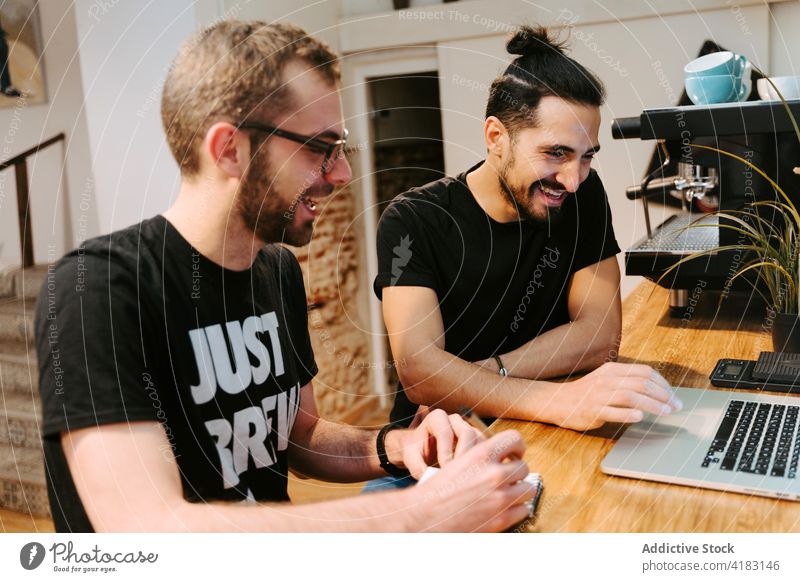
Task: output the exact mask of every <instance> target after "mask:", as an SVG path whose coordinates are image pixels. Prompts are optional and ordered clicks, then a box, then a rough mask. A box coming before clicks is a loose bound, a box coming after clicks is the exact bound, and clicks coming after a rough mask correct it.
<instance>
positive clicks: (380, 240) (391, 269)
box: [373, 198, 436, 299]
mask: <svg viewBox="0 0 800 582" xmlns="http://www.w3.org/2000/svg"><path fill="white" fill-rule="evenodd" d="M416 212H417V210H415V208H414V203H413V202H412V201H411V200H409V199H404V198H398V199H396V200H395V201H394V202H392V204H390V205H389V207H388V208H386V210H384V212H383V215H382V216H381V220H380V222H379V223H378V236H377V250H378V276H377V277H375V283H374V285H373V290H374V291H375V295H377V296H378V299H382V298H383V288H384V287H394V286H404V287H430V288H431V289H436V279H435V277H434V269H433V266H432V261H431V259H430V257H429V256H428V253H427V245H426V240H425V238H424V235H423V232H424V228H421V227H420V226H419V222H418V221H419V220H420V217H419V216H418V215H417V214H416Z"/></svg>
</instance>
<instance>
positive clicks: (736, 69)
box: [683, 51, 749, 79]
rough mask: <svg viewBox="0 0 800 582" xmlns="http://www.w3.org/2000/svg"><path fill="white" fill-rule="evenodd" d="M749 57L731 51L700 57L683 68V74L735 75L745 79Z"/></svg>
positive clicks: (703, 75) (698, 75) (701, 75)
mask: <svg viewBox="0 0 800 582" xmlns="http://www.w3.org/2000/svg"><path fill="white" fill-rule="evenodd" d="M748 64H749V63H748V61H747V57H745V56H744V55H737V54H736V53H733V52H731V51H720V52H717V53H710V54H707V55H703V56H702V57H698V58H696V59H694V60H693V61H690V62H689V63H688V64H687V65H686V66H685V67H683V73H684V75H685V77H686V78H687V79H688V78H690V77H709V76H719V75H733V76H734V77H740V78H741V77H743V76H744V74H745V70H746V69H748Z"/></svg>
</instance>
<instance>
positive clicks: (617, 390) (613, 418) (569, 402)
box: [550, 363, 683, 430]
mask: <svg viewBox="0 0 800 582" xmlns="http://www.w3.org/2000/svg"><path fill="white" fill-rule="evenodd" d="M550 406H552V409H553V410H554V411H555V418H554V422H555V424H558V425H559V426H562V427H564V428H571V429H573V430H591V429H593V428H597V427H599V426H602V425H603V424H604V423H606V422H639V421H640V420H642V418H643V417H644V413H645V412H651V413H653V414H657V415H664V414H670V413H672V412H677V411H679V410H681V408H683V403H682V402H681V401H680V400H679V399H678V398H677V397H676V396H675V393H674V391H673V390H672V387H671V386H670V385H669V382H667V381H666V380H665V379H664V377H663V376H662V375H661V374H659V373H658V372H656V371H655V370H654V369H653V368H651V367H650V366H645V365H641V364H616V363H607V364H603V365H602V366H600V367H599V368H598V369H596V370H595V371H593V372H591V373H589V374H587V375H586V376H584V377H583V378H580V379H579V380H575V381H573V382H565V383H564V384H558V385H556V392H555V394H553V395H552V402H551V403H550Z"/></svg>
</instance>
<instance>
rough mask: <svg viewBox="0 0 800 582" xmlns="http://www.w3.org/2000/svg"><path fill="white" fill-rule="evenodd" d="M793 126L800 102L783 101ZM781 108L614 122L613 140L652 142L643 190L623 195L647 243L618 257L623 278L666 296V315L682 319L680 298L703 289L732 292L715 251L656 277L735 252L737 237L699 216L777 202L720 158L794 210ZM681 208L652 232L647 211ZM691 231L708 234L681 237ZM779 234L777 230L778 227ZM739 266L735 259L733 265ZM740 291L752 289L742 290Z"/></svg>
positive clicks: (697, 111) (799, 200)
mask: <svg viewBox="0 0 800 582" xmlns="http://www.w3.org/2000/svg"><path fill="white" fill-rule="evenodd" d="M788 108H789V109H791V111H792V113H793V115H794V117H795V119H798V120H800V100H795V101H789V102H788ZM786 109H787V106H785V105H784V104H783V103H782V102H780V101H750V102H745V103H724V104H718V105H703V106H698V105H689V106H676V107H667V108H662V109H646V110H644V111H643V112H642V113H641V115H639V116H638V117H626V118H618V119H615V120H614V121H613V123H612V135H613V137H614V138H615V139H640V140H653V141H655V142H656V144H657V148H656V151H655V154H654V156H653V161H652V162H651V166H650V168H648V172H647V174H646V176H645V177H644V179H643V180H642V182H641V183H640V184H637V185H635V186H631V187H629V188H628V189H627V191H626V194H627V196H628V198H629V199H630V200H641V202H642V206H643V208H644V213H645V225H646V228H647V236H646V237H645V238H644V239H642V240H640V241H639V242H637V243H636V244H635V245H634V246H633V247H632V248H630V249H628V250H627V251H626V252H625V273H626V274H627V275H638V276H644V277H647V278H648V279H651V280H653V281H656V282H659V284H660V285H662V286H664V287H666V288H667V289H670V308H671V309H670V311H671V313H672V314H673V315H680V314H681V313H683V308H684V307H685V306H686V300H687V298H688V292H687V290H689V289H693V288H695V287H696V286H697V285H698V282H699V281H702V282H703V284H704V286H705V287H704V288H705V289H715V290H726V291H728V292H730V291H737V287H736V286H734V287H733V288H731V275H732V273H733V272H735V270H736V265H734V257H735V256H736V252H735V251H722V252H716V253H713V254H710V255H708V256H704V257H702V258H699V259H695V260H693V261H688V262H686V263H684V264H682V265H680V266H679V267H678V268H676V269H674V270H673V271H671V272H670V274H669V275H668V276H666V277H663V278H662V275H664V273H665V272H666V271H667V269H669V268H670V267H672V266H674V265H675V264H676V263H677V262H678V261H680V260H681V259H682V258H684V257H687V256H689V255H691V254H693V253H696V252H699V251H706V250H710V249H714V248H717V247H719V246H724V245H736V244H742V241H740V240H738V238H739V235H737V233H736V232H734V231H732V230H730V229H726V228H719V220H720V219H719V218H718V217H717V216H716V215H714V214H704V213H703V210H710V209H714V208H717V207H718V208H719V209H720V210H722V211H731V210H740V209H742V208H744V207H745V206H746V205H748V204H752V203H753V202H755V201H758V200H776V199H777V197H778V193H777V192H776V191H775V190H774V189H773V187H772V186H771V185H770V183H769V182H768V181H767V180H766V179H764V178H763V177H762V176H761V175H759V174H758V172H755V171H753V169H752V168H750V167H749V166H747V165H746V164H743V163H742V162H740V161H738V160H736V159H734V158H731V157H729V156H726V155H723V154H720V153H719V152H716V151H713V150H709V149H704V148H702V147H698V146H707V147H712V148H716V149H718V150H722V151H725V152H728V153H730V154H733V155H736V156H738V157H740V158H742V159H744V160H747V161H748V162H750V163H751V164H753V165H755V166H756V167H758V168H760V169H761V170H763V171H764V172H765V173H766V174H767V175H768V176H769V177H770V178H772V179H773V180H774V181H775V182H776V183H777V184H778V185H780V187H781V188H782V189H783V190H784V191H785V192H786V193H787V194H788V195H789V196H790V197H791V198H792V200H793V201H794V202H795V203H796V204H798V206H800V175H797V174H795V173H794V171H793V170H794V168H795V167H796V166H800V144H798V139H797V136H796V134H795V133H794V128H793V125H792V122H791V118H790V116H789V114H788V112H787V110H786ZM670 198H677V199H679V200H681V206H682V209H683V211H684V212H681V213H679V214H676V215H675V216H672V217H671V218H669V219H667V220H666V221H665V222H664V223H662V224H661V225H659V226H658V227H656V228H652V225H651V224H650V212H649V206H648V204H649V203H651V202H653V201H660V202H665V201H667V200H669V199H670ZM690 223H698V224H706V225H708V227H707V228H690V229H686V228H685V227H686V226H688V225H689V224H690ZM777 227H778V228H781V227H782V225H777ZM738 260H741V255H740V256H739V259H738ZM742 285H743V287H742V288H741V289H742V290H751V287H750V286H749V285H748V284H746V283H744V282H742Z"/></svg>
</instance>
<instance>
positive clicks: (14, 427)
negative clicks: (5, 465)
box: [0, 394, 42, 450]
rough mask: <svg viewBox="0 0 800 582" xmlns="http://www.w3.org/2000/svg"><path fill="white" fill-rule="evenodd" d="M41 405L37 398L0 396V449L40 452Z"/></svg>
mask: <svg viewBox="0 0 800 582" xmlns="http://www.w3.org/2000/svg"><path fill="white" fill-rule="evenodd" d="M40 434H41V405H40V404H39V399H38V397H35V396H33V395H28V396H24V395H22V394H0V447H14V448H15V449H19V448H26V449H35V450H40V449H41V448H42V441H41V436H40Z"/></svg>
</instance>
